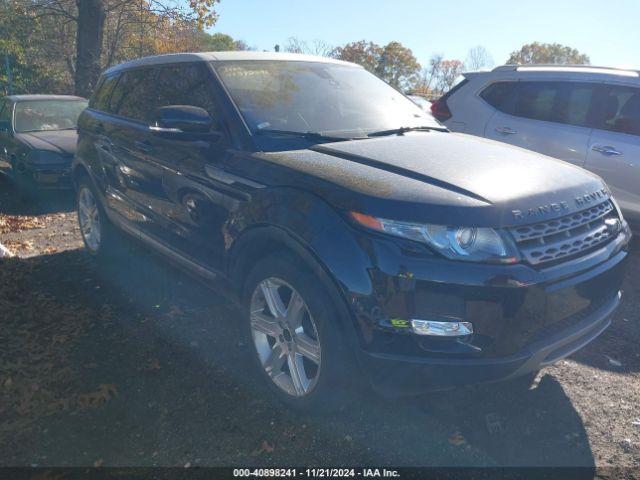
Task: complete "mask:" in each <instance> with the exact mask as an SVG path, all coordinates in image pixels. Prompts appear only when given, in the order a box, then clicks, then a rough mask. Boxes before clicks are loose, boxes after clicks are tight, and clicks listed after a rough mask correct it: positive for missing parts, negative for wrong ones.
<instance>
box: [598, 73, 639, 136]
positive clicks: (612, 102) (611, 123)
mask: <svg viewBox="0 0 640 480" xmlns="http://www.w3.org/2000/svg"><path fill="white" fill-rule="evenodd" d="M595 122H596V125H595V126H596V128H599V129H601V130H610V131H613V132H619V133H626V134H629V135H639V136H640V88H635V87H624V86H616V85H606V86H604V88H603V89H602V93H601V95H600V98H599V101H598V109H597V114H596V121H595Z"/></svg>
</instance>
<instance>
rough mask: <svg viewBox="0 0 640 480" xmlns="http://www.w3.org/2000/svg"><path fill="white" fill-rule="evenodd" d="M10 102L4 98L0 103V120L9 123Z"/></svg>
mask: <svg viewBox="0 0 640 480" xmlns="http://www.w3.org/2000/svg"><path fill="white" fill-rule="evenodd" d="M10 107H11V103H10V102H9V100H4V101H3V102H1V103H0V122H7V123H9V122H10V121H11V108H10Z"/></svg>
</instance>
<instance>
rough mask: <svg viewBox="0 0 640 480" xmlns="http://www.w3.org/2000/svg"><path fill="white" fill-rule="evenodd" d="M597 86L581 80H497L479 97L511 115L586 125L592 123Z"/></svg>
mask: <svg viewBox="0 0 640 480" xmlns="http://www.w3.org/2000/svg"><path fill="white" fill-rule="evenodd" d="M596 88H597V85H596V84H591V83H579V82H542V81H541V82H538V81H536V82H532V81H519V82H497V83H493V84H491V85H489V86H488V87H487V88H485V89H484V90H483V91H482V92H481V93H480V96H481V97H482V98H483V99H484V100H485V101H486V102H487V103H489V104H490V105H491V106H493V107H494V108H496V109H497V110H500V111H501V112H504V113H508V114H510V115H515V116H517V117H522V118H530V119H532V120H541V121H545V122H555V123H564V124H568V125H575V126H580V127H584V126H590V125H591V124H592V120H591V119H592V116H593V108H594V98H595V91H596Z"/></svg>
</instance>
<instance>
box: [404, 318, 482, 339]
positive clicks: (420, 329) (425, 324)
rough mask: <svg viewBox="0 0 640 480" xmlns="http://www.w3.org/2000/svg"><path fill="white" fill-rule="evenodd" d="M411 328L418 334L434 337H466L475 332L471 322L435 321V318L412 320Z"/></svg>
mask: <svg viewBox="0 0 640 480" xmlns="http://www.w3.org/2000/svg"><path fill="white" fill-rule="evenodd" d="M411 329H412V330H413V333H416V334H418V335H431V336H433V337H464V336H465V335H471V334H472V333H473V324H471V322H435V321H433V320H411Z"/></svg>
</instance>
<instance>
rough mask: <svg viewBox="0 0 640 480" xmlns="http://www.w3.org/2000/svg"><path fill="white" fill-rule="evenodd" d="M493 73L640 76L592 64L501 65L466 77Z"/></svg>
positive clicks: (639, 75)
mask: <svg viewBox="0 0 640 480" xmlns="http://www.w3.org/2000/svg"><path fill="white" fill-rule="evenodd" d="M492 73H506V74H525V73H528V74H544V73H547V74H566V75H571V76H580V77H581V76H592V77H600V78H601V77H602V76H609V77H614V78H616V77H617V78H619V77H627V78H640V70H633V69H624V68H615V67H597V66H592V65H501V66H499V67H496V68H494V69H493V70H490V71H478V72H465V73H463V75H464V76H465V77H473V76H475V75H487V74H492Z"/></svg>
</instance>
